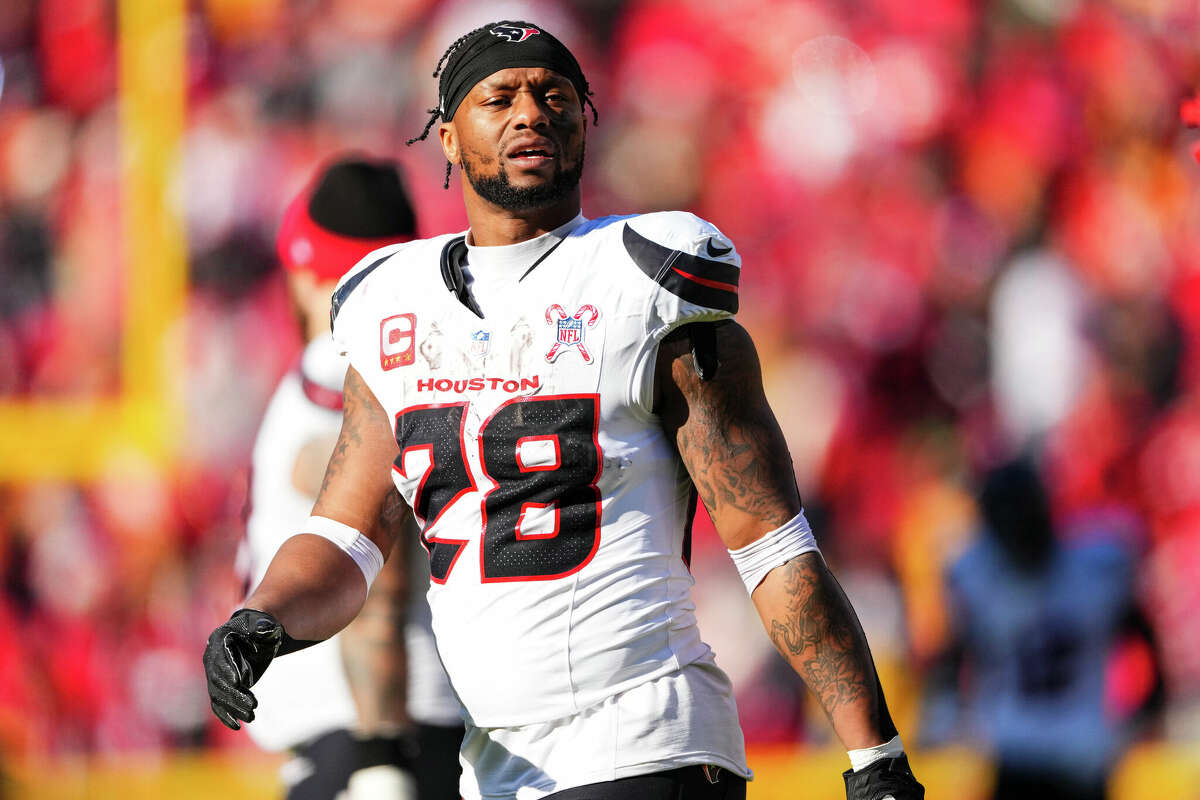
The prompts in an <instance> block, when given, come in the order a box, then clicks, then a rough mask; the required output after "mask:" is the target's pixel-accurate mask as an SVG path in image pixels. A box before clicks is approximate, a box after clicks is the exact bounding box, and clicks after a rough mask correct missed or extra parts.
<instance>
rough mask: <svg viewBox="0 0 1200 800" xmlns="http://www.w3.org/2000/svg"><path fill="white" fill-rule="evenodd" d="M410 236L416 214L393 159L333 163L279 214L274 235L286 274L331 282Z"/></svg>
mask: <svg viewBox="0 0 1200 800" xmlns="http://www.w3.org/2000/svg"><path fill="white" fill-rule="evenodd" d="M415 235H416V215H415V214H414V212H413V209H412V205H411V203H410V202H409V199H408V193H407V192H406V191H405V190H404V184H403V181H402V180H401V178H400V171H399V168H398V165H397V164H396V163H395V162H394V161H386V160H381V161H372V160H368V159H364V158H361V157H353V158H346V159H341V160H339V161H336V162H334V163H332V164H331V165H329V166H328V167H325V168H323V169H322V170H321V172H319V173H318V175H317V177H316V179H315V180H314V181H313V183H312V184H311V185H310V186H309V187H308V188H306V189H305V190H304V191H303V192H301V193H300V196H299V197H297V198H296V199H295V200H293V201H292V202H291V204H290V205H289V206H288V208H287V211H285V212H284V215H283V222H282V224H281V225H280V226H279V235H278V237H277V239H276V251H277V253H278V255H279V261H280V262H281V263H282V264H283V267H284V269H286V270H288V271H289V272H301V271H307V272H311V273H313V274H314V275H316V277H317V278H318V279H320V280H322V281H326V280H336V279H338V278H340V277H341V276H342V275H344V274H345V273H346V272H347V271H348V270H349V269H350V268H351V267H353V266H354V265H355V264H356V263H358V261H359V260H360V259H362V258H363V257H364V256H365V255H367V254H368V253H370V252H371V251H372V250H377V249H379V248H380V247H385V246H387V245H389V244H395V243H397V242H406V241H409V240H411V239H413V238H414V237H415Z"/></svg>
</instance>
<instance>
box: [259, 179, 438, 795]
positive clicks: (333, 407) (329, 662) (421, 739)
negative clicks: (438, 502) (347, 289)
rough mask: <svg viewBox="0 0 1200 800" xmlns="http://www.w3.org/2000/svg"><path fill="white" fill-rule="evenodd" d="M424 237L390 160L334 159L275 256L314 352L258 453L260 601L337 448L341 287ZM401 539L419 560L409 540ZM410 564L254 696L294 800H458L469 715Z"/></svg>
mask: <svg viewBox="0 0 1200 800" xmlns="http://www.w3.org/2000/svg"><path fill="white" fill-rule="evenodd" d="M416 229H417V221H416V217H415V214H414V211H413V208H412V205H411V203H410V201H409V197H408V194H407V192H406V190H405V188H404V185H403V182H402V180H401V176H400V173H399V171H398V167H397V165H396V164H395V163H394V162H392V161H373V160H369V159H366V158H363V157H359V156H347V157H343V158H339V159H337V160H334V161H332V162H330V163H328V164H327V165H326V166H324V167H322V168H321V169H320V170H319V171H318V173H317V175H316V177H315V178H314V179H313V181H312V183H311V185H310V187H309V188H308V189H306V190H305V191H304V192H303V193H301V195H300V196H299V197H297V198H296V199H295V200H294V201H293V202H292V203H291V205H290V206H289V207H288V209H287V212H286V214H285V216H284V220H283V224H282V226H281V228H280V231H279V237H278V255H279V259H280V262H281V263H282V264H283V266H284V268H285V270H286V272H287V283H288V290H289V294H290V296H291V298H292V301H293V304H294V308H295V311H296V314H297V316H298V318H299V321H300V325H301V329H302V332H303V335H304V339H305V341H306V342H307V345H306V347H305V348H304V351H303V353H302V355H301V357H300V359H299V363H298V364H297V365H296V367H295V369H293V370H292V371H291V372H290V373H288V374H287V375H286V376H285V377H284V378H283V380H282V381H281V382H280V385H279V387H278V388H277V389H276V391H275V394H274V396H273V397H272V398H271V402H270V404H269V406H268V407H267V411H266V414H265V416H264V418H263V421H262V427H261V428H260V430H259V433H258V438H257V441H256V442H255V447H254V454H253V470H252V473H251V489H250V491H251V498H250V501H251V512H250V516H249V519H248V521H247V527H246V540H245V543H244V545H245V546H244V550H243V555H244V560H245V562H246V563H245V564H244V566H245V568H246V569H247V571H248V576H247V577H248V582H249V587H250V588H252V587H254V586H257V585H258V582H259V581H260V580H262V577H263V574H264V573H265V572H266V570H267V565H268V564H269V563H270V561H271V558H272V557H273V556H274V555H275V551H276V550H277V549H278V548H279V545H280V544H282V542H283V539H284V538H286V532H287V531H291V530H294V529H296V528H298V527H299V526H301V525H302V524H303V522H304V519H305V517H306V516H307V515H308V512H309V509H310V508H311V507H312V502H313V500H314V499H315V497H316V496H317V493H318V491H319V490H320V487H321V477H322V475H323V473H324V471H325V465H326V463H328V461H329V457H330V454H331V453H332V452H333V447H334V443H335V442H336V440H337V433H338V427H339V425H340V422H341V409H342V393H341V387H342V383H343V382H344V380H345V375H346V367H347V363H346V360H345V359H343V358H341V357H340V356H338V354H337V353H336V352H335V348H334V344H333V341H332V340H331V339H330V336H329V297H330V295H331V294H332V291H333V287H334V286H335V285H336V283H337V280H338V278H340V277H341V275H342V273H343V272H345V270H346V269H347V268H348V265H352V264H354V263H355V262H356V261H357V260H358V259H359V258H361V257H362V256H363V255H364V254H366V253H368V252H370V251H372V250H374V249H376V248H378V247H381V246H383V245H387V244H392V243H395V242H400V241H407V240H409V239H412V238H413V237H414V236H415V235H416ZM401 535H403V536H404V537H405V542H406V544H410V545H411V547H416V536H415V534H413V533H412V532H411V531H410V530H408V529H407V527H406V529H405V530H404V531H403V532H402V534H401ZM406 555H407V554H406V553H401V554H398V557H397V558H395V559H394V563H389V565H388V568H387V569H386V570H384V571H383V573H382V574H381V576H380V579H379V581H378V582H376V584H375V585H374V587H373V588H372V590H371V593H370V595H369V597H368V599H367V602H366V604H365V605H364V606H363V611H362V613H361V614H359V616H358V619H356V620H355V622H354V623H353V624H351V625H350V626H348V627H347V628H346V629H345V630H344V631H342V633H340V634H338V635H337V636H334V637H332V638H330V639H329V640H327V641H325V642H322V643H321V644H319V645H316V646H314V647H312V648H310V649H308V650H305V651H304V652H302V653H298V654H297V655H295V656H294V657H292V658H289V659H286V660H284V661H282V662H281V663H280V665H279V667H278V668H277V669H274V670H272V671H271V674H270V675H269V676H267V677H265V678H264V679H263V681H262V682H260V683H259V684H258V685H257V692H258V698H259V706H258V710H257V718H256V720H255V722H254V723H253V724H252V725H250V726H249V733H250V736H251V738H253V739H254V740H255V741H256V742H257V743H258V744H259V745H261V746H262V747H264V748H266V749H269V750H282V749H290V750H292V751H293V753H294V754H295V757H294V758H293V759H292V760H291V761H289V762H288V763H287V764H285V765H284V767H283V769H282V772H281V775H282V777H283V780H284V782H285V784H287V787H288V798H289V800H332V798H334V797H336V796H338V795H339V793H341V792H343V791H345V790H348V796H349V797H350V798H367V797H370V798H379V800H387V798H393V799H394V800H409V799H410V798H417V799H418V800H452V799H453V798H457V797H458V792H457V787H458V772H459V770H458V746H459V743H460V742H461V740H462V726H461V722H460V719H461V717H460V713H459V704H458V702H457V700H455V698H454V696H453V693H452V692H451V691H450V687H449V683H448V681H447V679H446V676H445V671H444V670H443V669H442V666H441V662H440V660H439V659H438V656H437V652H436V650H435V649H434V646H433V634H432V631H431V630H430V628H429V607H428V604H427V603H426V602H425V599H424V589H425V587H426V586H427V585H428V578H425V579H424V580H422V577H421V573H419V572H416V571H415V570H410V571H411V572H413V576H412V578H411V579H410V577H409V576H407V575H406V574H405V570H406V567H407V565H408V564H410V563H411V560H410V559H409V558H407V557H406ZM410 584H411V585H410ZM406 684H407V685H406ZM406 698H407V700H406ZM414 781H415V783H414Z"/></svg>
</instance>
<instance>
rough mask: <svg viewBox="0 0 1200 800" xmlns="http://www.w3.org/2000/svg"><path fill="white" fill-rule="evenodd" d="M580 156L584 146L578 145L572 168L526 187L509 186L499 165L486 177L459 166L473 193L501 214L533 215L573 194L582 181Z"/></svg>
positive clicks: (464, 163) (582, 155)
mask: <svg viewBox="0 0 1200 800" xmlns="http://www.w3.org/2000/svg"><path fill="white" fill-rule="evenodd" d="M584 154H585V149H584V145H583V144H580V145H579V158H578V159H577V160H576V162H575V166H573V167H571V168H569V169H561V168H560V169H557V170H555V172H554V177H553V179H551V180H550V181H549V182H548V183H542V184H538V185H536V186H526V187H519V186H513V185H512V183H511V182H510V181H509V179H508V172H507V171H506V170H505V168H504V164H503V163H501V164H500V169H499V171H498V172H497V173H496V174H495V175H489V176H483V175H479V174H477V173H476V172H474V171H473V170H472V169H471V166H470V164H469V162H468V161H467V159H466V158H463V159H461V161H460V164H461V166H462V171H463V174H465V175H466V176H467V180H468V181H470V182H471V187H472V188H473V189H475V193H476V194H478V195H479V196H480V197H482V198H483V199H484V200H486V201H488V202H489V203H491V204H492V205H495V206H499V207H500V208H503V209H504V210H505V211H536V210H538V209H542V208H549V207H550V206H553V205H554V204H556V203H558V202H559V201H560V200H562V199H563V198H565V197H567V196H568V195H569V194H570V193H571V192H573V191H574V190H575V187H577V186H578V185H579V180H580V178H582V177H583V161H584ZM464 155H465V154H464Z"/></svg>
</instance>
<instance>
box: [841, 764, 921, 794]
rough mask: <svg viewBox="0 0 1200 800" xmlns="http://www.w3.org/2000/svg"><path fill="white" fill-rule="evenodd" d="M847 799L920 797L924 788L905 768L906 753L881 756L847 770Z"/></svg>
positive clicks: (910, 771) (844, 774)
mask: <svg viewBox="0 0 1200 800" xmlns="http://www.w3.org/2000/svg"><path fill="white" fill-rule="evenodd" d="M842 777H843V778H845V779H846V800H888V798H893V800H923V798H924V797H925V787H924V786H922V785H921V784H919V783H917V779H916V778H914V777H913V774H912V770H911V769H909V767H908V756H906V755H904V754H903V753H901V754H900V755H898V756H896V757H895V758H881V759H879V760H878V761H876V762H875V763H873V764H871V765H870V766H868V767H863V768H862V769H861V770H859V771H858V772H855V771H854V770H852V769H848V770H846V771H845V772H843V773H842Z"/></svg>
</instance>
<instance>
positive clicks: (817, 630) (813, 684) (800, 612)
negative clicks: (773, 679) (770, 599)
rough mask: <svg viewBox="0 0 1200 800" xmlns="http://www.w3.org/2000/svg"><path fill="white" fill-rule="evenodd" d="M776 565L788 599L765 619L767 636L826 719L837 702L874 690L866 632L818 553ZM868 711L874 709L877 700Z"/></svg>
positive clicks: (855, 700) (850, 700) (854, 699)
mask: <svg viewBox="0 0 1200 800" xmlns="http://www.w3.org/2000/svg"><path fill="white" fill-rule="evenodd" d="M780 569H781V570H783V571H784V572H783V578H784V588H785V591H786V595H787V598H788V599H787V607H786V610H785V612H784V614H783V615H782V617H775V618H773V619H770V620H768V628H769V629H770V634H771V641H772V642H774V643H775V647H776V648H777V649H778V650H779V652H780V653H782V654H783V656H784V657H785V658H787V659H788V661H789V662H790V663H791V664H792V666H793V667H795V669H796V671H797V672H799V673H800V676H801V677H802V678H804V682H805V683H806V684H808V687H809V689H811V690H812V692H813V693H814V694H815V695H816V696H817V699H818V700H820V702H821V706H822V707H823V708H824V709H825V713H826V714H827V715H829V716H830V717H831V718H832V716H833V713H834V711H835V710H836V709H837V708H838V707H839V706H843V705H846V704H850V703H858V702H861V701H862V700H863V699H864V698H866V697H868V696H873V695H875V691H876V679H875V675H874V666H873V665H872V663H871V653H870V650H869V649H868V647H867V640H866V636H865V635H864V634H863V632H862V628H861V627H860V625H859V624H858V619H857V617H855V615H854V611H853V609H852V608H851V606H850V602H849V600H847V599H846V595H845V594H844V593H843V592H842V590H841V587H840V586H838V584H837V581H836V580H835V579H834V577H833V575H832V574H831V573H830V572H829V570H828V569H826V568H825V566H824V564H823V563H822V562H821V560H820V559H819V558H818V557H812V556H808V557H806V556H800V557H798V558H795V559H792V560H791V561H789V562H788V563H787V564H785V565H784V566H783V567H781V568H780ZM874 712H875V713H876V714H878V713H879V708H878V704H877V706H876V708H875V709H874Z"/></svg>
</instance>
